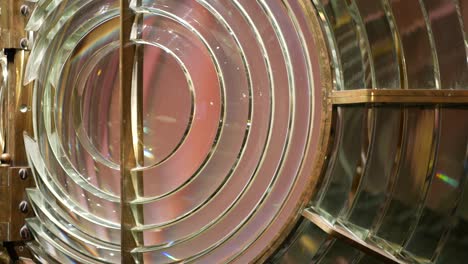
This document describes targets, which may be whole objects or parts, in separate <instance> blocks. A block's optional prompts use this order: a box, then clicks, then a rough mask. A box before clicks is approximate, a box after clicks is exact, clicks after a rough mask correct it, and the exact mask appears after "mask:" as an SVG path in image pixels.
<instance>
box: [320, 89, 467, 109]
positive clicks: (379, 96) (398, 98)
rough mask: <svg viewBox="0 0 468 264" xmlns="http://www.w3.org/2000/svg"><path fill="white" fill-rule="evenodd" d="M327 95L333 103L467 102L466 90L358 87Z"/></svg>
mask: <svg viewBox="0 0 468 264" xmlns="http://www.w3.org/2000/svg"><path fill="white" fill-rule="evenodd" d="M328 97H329V100H330V102H331V103H332V104H333V105H346V104H366V103H370V104H375V103H389V104H467V103H468V90H434V89H411V90H407V89H404V90H403V89H378V90H377V89H358V90H347V91H332V92H331V93H330V94H329V96H328Z"/></svg>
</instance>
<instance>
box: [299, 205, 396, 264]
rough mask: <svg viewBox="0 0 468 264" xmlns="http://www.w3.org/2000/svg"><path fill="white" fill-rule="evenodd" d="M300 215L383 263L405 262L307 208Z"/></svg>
mask: <svg viewBox="0 0 468 264" xmlns="http://www.w3.org/2000/svg"><path fill="white" fill-rule="evenodd" d="M302 215H303V216H304V217H305V218H306V219H308V220H309V221H311V222H312V223H313V224H315V225H316V226H318V227H319V228H320V229H322V231H324V232H325V233H327V234H329V235H330V236H332V237H334V238H336V239H339V240H341V241H344V242H346V243H348V244H350V245H351V246H352V247H354V248H357V249H359V250H361V251H363V252H364V253H366V254H368V255H371V256H373V257H376V258H378V259H379V260H381V261H382V262H384V263H401V264H403V263H405V261H403V260H400V259H397V258H395V257H394V256H392V255H391V254H389V253H387V252H385V251H384V250H383V249H380V248H378V247H376V246H374V245H371V244H369V243H366V242H365V241H363V240H361V239H359V238H358V237H356V236H354V235H353V234H351V233H350V232H348V231H346V229H344V228H341V227H339V226H333V225H331V224H329V223H328V222H327V221H326V220H324V219H323V218H322V217H320V215H318V214H316V213H314V212H312V211H310V210H309V209H306V210H304V212H303V213H302Z"/></svg>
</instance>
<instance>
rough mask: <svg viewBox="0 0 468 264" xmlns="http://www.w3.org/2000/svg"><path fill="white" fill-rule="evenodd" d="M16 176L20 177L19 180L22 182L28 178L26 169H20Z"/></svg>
mask: <svg viewBox="0 0 468 264" xmlns="http://www.w3.org/2000/svg"><path fill="white" fill-rule="evenodd" d="M18 174H19V176H20V179H22V180H23V181H24V180H26V179H27V178H28V170H27V169H20V170H19V171H18Z"/></svg>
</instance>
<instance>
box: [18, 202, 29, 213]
mask: <svg viewBox="0 0 468 264" xmlns="http://www.w3.org/2000/svg"><path fill="white" fill-rule="evenodd" d="M19 210H20V211H21V212H22V213H24V214H26V213H27V212H28V210H29V204H28V202H27V201H22V202H21V203H20V204H19Z"/></svg>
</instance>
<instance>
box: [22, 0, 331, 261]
mask: <svg viewBox="0 0 468 264" xmlns="http://www.w3.org/2000/svg"><path fill="white" fill-rule="evenodd" d="M129 8H131V10H132V12H134V14H135V21H134V24H133V31H132V35H131V39H130V40H129V44H128V45H132V46H134V47H135V49H136V50H137V51H138V56H137V57H136V58H135V65H134V67H133V73H132V74H133V76H134V77H133V78H134V87H131V88H132V98H131V108H130V109H131V116H132V120H131V124H130V126H131V130H132V136H133V141H132V142H131V144H132V147H133V149H134V152H135V154H136V157H135V159H136V160H137V163H138V164H137V166H136V167H135V168H133V169H132V171H131V177H132V179H133V182H134V183H135V185H134V188H135V193H136V194H137V196H136V199H135V200H133V201H131V210H132V212H131V213H132V215H133V217H134V223H135V225H134V226H133V228H132V233H133V235H134V239H135V242H136V243H135V244H136V245H138V246H137V248H135V249H134V250H133V251H132V253H133V256H134V259H135V261H136V262H145V263H171V262H177V261H197V262H201V263H219V262H229V261H236V262H238V263H246V262H249V261H253V260H255V259H258V258H261V257H262V255H263V254H264V252H266V251H268V250H270V246H271V245H272V242H271V241H276V238H278V235H282V236H284V235H285V233H283V232H286V231H287V230H289V229H290V228H292V227H293V225H294V221H295V220H297V218H298V212H299V210H300V209H301V208H303V207H304V206H305V204H306V203H307V201H308V199H307V196H310V193H311V184H312V182H313V181H312V179H311V175H312V171H313V169H314V161H315V160H316V158H317V156H318V148H319V144H320V142H321V141H322V140H323V134H322V133H321V131H322V128H323V127H322V126H323V124H322V118H326V116H327V113H325V112H326V111H325V109H327V107H326V103H324V101H323V90H324V88H323V87H326V86H322V85H323V84H322V78H323V76H322V74H324V73H323V72H322V71H321V69H320V67H319V56H323V53H322V54H320V52H319V48H318V46H317V44H316V37H317V35H316V34H317V33H318V32H317V30H318V26H317V24H318V21H317V20H316V18H315V13H314V12H313V7H312V5H311V3H309V2H308V1H280V0H261V1H250V0H235V1H223V2H220V1H208V0H199V1H182V0H181V1H169V0H152V1H149V0H144V1H141V2H139V1H138V2H137V1H134V2H132V3H131V5H130V7H129ZM118 15H119V9H118V1H110V0H107V1H106V0H104V1H42V2H40V3H39V5H38V7H37V8H36V11H35V12H34V13H33V14H32V18H33V20H32V21H31V22H30V24H29V28H30V29H34V30H36V31H37V36H38V38H37V41H36V43H35V45H34V47H33V49H32V54H31V61H30V63H29V65H28V70H27V76H26V78H27V80H28V81H35V97H34V106H33V112H34V132H35V135H34V138H28V137H27V138H26V143H27V147H28V153H29V158H30V161H31V164H32V165H33V167H34V168H35V176H36V181H37V183H38V189H39V190H38V191H33V190H31V191H30V197H31V200H32V201H33V204H34V207H35V210H36V213H37V216H38V220H31V221H30V227H31V229H32V230H33V232H34V234H35V235H36V237H38V238H40V241H41V242H42V243H44V244H45V245H48V246H47V247H46V246H42V250H40V248H41V247H34V246H33V247H32V248H35V249H36V251H41V252H42V253H41V252H39V253H38V254H43V253H44V252H45V254H47V255H48V257H50V258H52V259H55V260H57V261H65V262H68V261H67V258H69V259H72V260H76V261H80V262H89V263H93V262H99V261H102V262H111V263H112V262H114V261H116V260H118V259H119V258H120V252H119V250H118V248H119V244H120V233H119V228H120V224H121V223H120V222H121V219H120V214H121V211H120V208H121V207H120V193H121V190H120V173H121V172H120V170H119V168H120V162H121V157H122V153H120V150H121V144H122V143H121V139H120V131H121V127H122V126H124V125H126V124H123V123H122V122H121V120H120V118H121V108H122V107H121V105H120V102H121V98H120V90H119V88H120V86H119V80H120V78H119V75H118V67H119V63H118V61H119V19H118ZM39 65H41V66H40V67H38V66H39ZM327 81H329V77H328V79H327ZM138 86H140V87H141V91H138V89H136V87H138ZM124 156H125V154H124ZM309 198H310V197H309ZM67 226H69V227H71V228H70V229H67V228H66V227H67ZM38 240H39V239H38ZM81 240H82V241H87V242H86V243H85V244H90V245H92V246H82V247H76V248H74V247H70V246H66V245H67V244H68V243H69V242H70V241H75V242H76V243H77V242H78V241H81ZM91 251H92V252H91Z"/></svg>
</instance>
